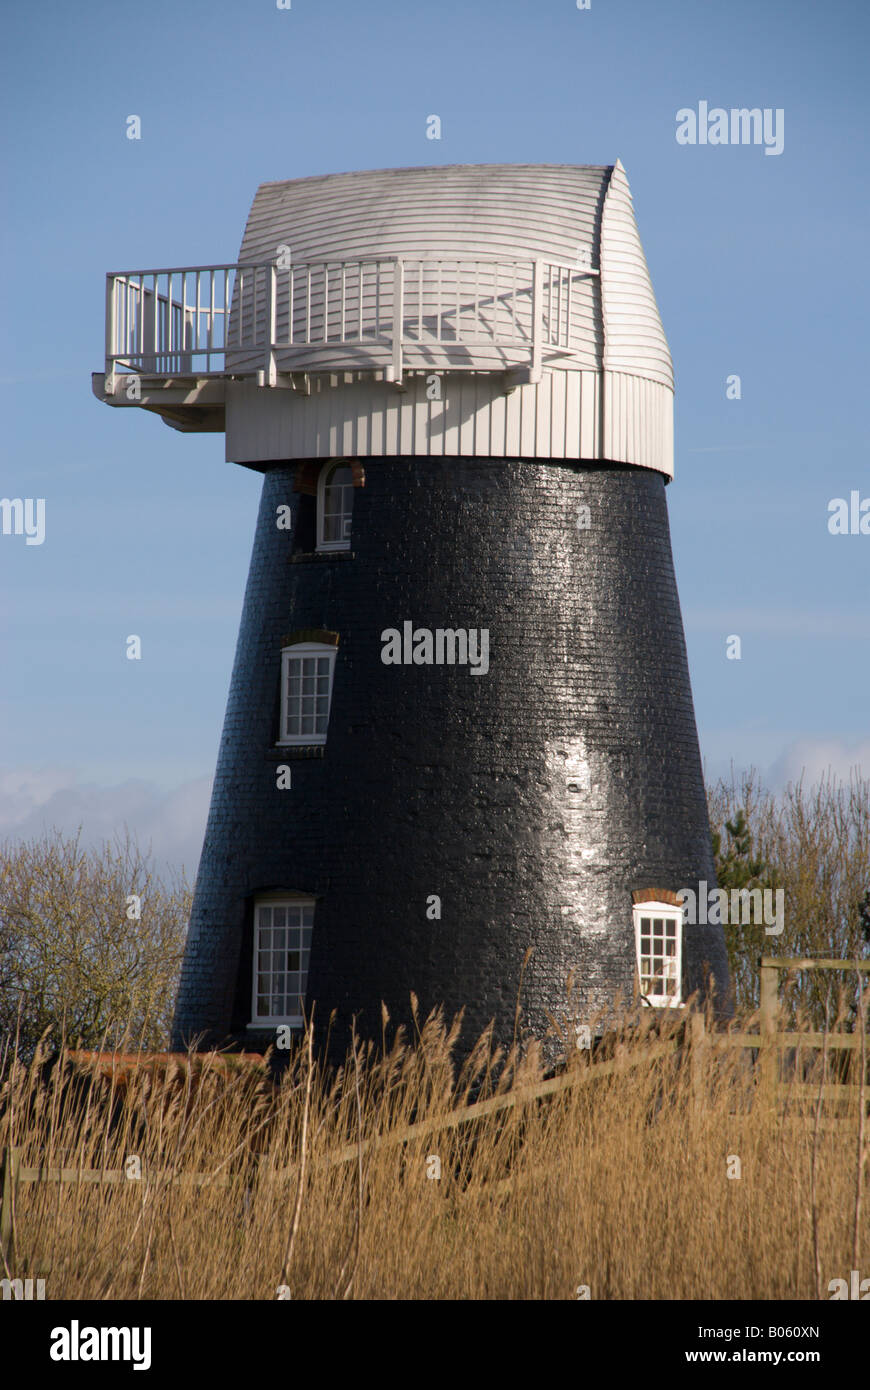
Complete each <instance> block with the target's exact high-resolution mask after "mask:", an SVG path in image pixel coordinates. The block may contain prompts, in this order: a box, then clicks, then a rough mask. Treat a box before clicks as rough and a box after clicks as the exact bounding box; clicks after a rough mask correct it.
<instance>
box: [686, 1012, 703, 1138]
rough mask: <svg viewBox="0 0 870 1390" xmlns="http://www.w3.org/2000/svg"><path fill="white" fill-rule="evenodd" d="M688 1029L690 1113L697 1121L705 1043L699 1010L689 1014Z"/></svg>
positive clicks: (701, 1099)
mask: <svg viewBox="0 0 870 1390" xmlns="http://www.w3.org/2000/svg"><path fill="white" fill-rule="evenodd" d="M689 1027H690V1034H689V1036H690V1044H689V1067H690V1070H691V1080H692V1112H693V1115H694V1117H695V1120H696V1121H697V1120H700V1118H701V1109H702V1102H703V1098H704V1059H705V1043H706V1041H707V1031H706V1024H705V1021H704V1015H703V1014H702V1013H701V1012H700V1010H697V1009H696V1010H694V1011H693V1012H692V1013H691V1014H690V1016H689Z"/></svg>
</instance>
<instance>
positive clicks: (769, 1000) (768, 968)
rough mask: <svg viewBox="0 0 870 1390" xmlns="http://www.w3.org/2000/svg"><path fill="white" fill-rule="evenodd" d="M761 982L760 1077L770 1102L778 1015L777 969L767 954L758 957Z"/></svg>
mask: <svg viewBox="0 0 870 1390" xmlns="http://www.w3.org/2000/svg"><path fill="white" fill-rule="evenodd" d="M758 964H759V967H760V975H761V984H760V1004H761V1037H762V1045H761V1056H760V1059H759V1060H760V1062H761V1077H762V1082H763V1084H764V1085H765V1087H766V1088H769V1091H770V1098H771V1102H773V1101H775V1099H776V1081H777V1070H778V1068H777V1049H776V1028H777V1019H778V1015H779V992H778V987H779V970H778V967H777V965H776V963H775V962H774V961H773V960H772V959H771V958H770V957H769V956H762V957H761V958H760V959H759V962H758Z"/></svg>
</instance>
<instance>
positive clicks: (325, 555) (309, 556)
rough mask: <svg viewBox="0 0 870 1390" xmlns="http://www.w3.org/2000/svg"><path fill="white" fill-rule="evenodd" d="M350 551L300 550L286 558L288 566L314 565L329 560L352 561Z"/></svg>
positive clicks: (351, 552)
mask: <svg viewBox="0 0 870 1390" xmlns="http://www.w3.org/2000/svg"><path fill="white" fill-rule="evenodd" d="M353 558H354V552H353V551H352V550H300V551H298V552H297V553H296V554H295V555H289V556H288V557H287V563H288V564H289V565H316V564H321V563H323V562H326V561H329V560H352V559H353Z"/></svg>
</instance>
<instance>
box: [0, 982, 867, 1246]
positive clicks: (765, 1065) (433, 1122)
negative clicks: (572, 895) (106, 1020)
mask: <svg viewBox="0 0 870 1390" xmlns="http://www.w3.org/2000/svg"><path fill="white" fill-rule="evenodd" d="M759 967H760V971H761V1010H760V1029H759V1032H757V1033H751V1032H721V1033H720V1032H713V1031H710V1030H708V1028H707V1025H706V1022H705V1018H704V1014H703V1013H701V1012H690V1013H688V1014H687V1016H686V1028H685V1032H684V1036H683V1039H682V1041H681V1040H680V1039H679V1037H674V1038H671V1039H667V1040H658V1041H655V1042H651V1043H649V1045H648V1046H646V1047H643V1048H638V1049H637V1050H634V1051H631V1050H629V1049H628V1048H627V1047H626V1045H625V1044H624V1043H618V1044H617V1046H616V1050H615V1055H614V1056H613V1057H612V1058H610V1059H608V1060H607V1061H602V1062H595V1061H594V1060H593V1059H592V1058H590V1060H589V1064H588V1065H587V1066H581V1067H572V1068H571V1069H570V1070H568V1071H566V1072H563V1073H562V1074H560V1075H558V1076H554V1077H550V1078H548V1079H547V1080H545V1081H540V1082H537V1083H536V1084H535V1085H533V1086H523V1087H517V1088H516V1089H515V1090H512V1091H507V1092H505V1094H504V1095H497V1096H492V1097H490V1099H488V1100H484V1101H478V1102H477V1103H475V1104H472V1105H467V1106H463V1107H462V1108H461V1109H458V1110H452V1111H448V1112H447V1113H446V1114H443V1115H434V1116H432V1117H431V1118H429V1119H425V1120H420V1121H418V1122H417V1123H415V1124H411V1125H405V1126H403V1127H402V1128H400V1129H396V1130H391V1131H388V1132H387V1133H386V1134H381V1135H377V1136H374V1137H373V1138H371V1139H366V1140H364V1141H363V1142H362V1144H361V1145H360V1144H358V1143H353V1144H347V1145H346V1146H345V1147H344V1148H342V1149H338V1150H336V1151H335V1152H334V1153H331V1154H326V1155H324V1157H323V1158H322V1159H320V1160H319V1163H320V1164H322V1165H324V1166H326V1167H331V1166H333V1165H336V1164H342V1163H350V1162H355V1161H357V1159H358V1158H359V1156H360V1153H361V1152H362V1154H366V1153H369V1152H371V1151H373V1150H377V1149H383V1148H388V1147H392V1146H397V1145H403V1144H407V1143H410V1142H412V1141H413V1140H415V1139H419V1138H423V1137H425V1136H428V1135H433V1134H437V1133H440V1132H442V1131H444V1130H446V1129H455V1128H457V1127H459V1126H462V1125H467V1124H472V1123H474V1122H475V1121H476V1120H479V1119H482V1118H483V1117H485V1116H487V1115H493V1114H496V1113H499V1112H501V1111H505V1110H509V1109H515V1108H519V1107H521V1106H523V1105H527V1104H529V1103H531V1102H533V1101H536V1100H541V1099H544V1098H546V1097H547V1096H552V1095H556V1094H558V1093H559V1092H561V1091H565V1090H567V1089H568V1088H570V1087H574V1086H582V1085H586V1084H588V1083H590V1082H595V1081H598V1080H601V1079H603V1078H604V1077H606V1076H613V1075H616V1074H619V1073H621V1072H624V1071H627V1070H629V1069H630V1068H632V1067H636V1066H639V1065H641V1064H648V1063H650V1062H653V1061H657V1060H660V1059H661V1058H663V1057H666V1056H671V1055H673V1054H674V1053H675V1052H680V1051H681V1050H683V1049H686V1051H687V1055H688V1062H689V1066H690V1076H691V1084H692V1088H693V1094H694V1096H695V1098H696V1101H697V1102H698V1104H700V1103H701V1100H702V1090H703V1086H704V1078H705V1076H706V1075H707V1067H708V1062H709V1057H710V1053H711V1050H712V1051H716V1050H723V1049H728V1048H742V1049H745V1050H747V1051H749V1052H750V1053H752V1054H753V1057H752V1065H753V1067H754V1066H755V1065H758V1067H759V1069H760V1076H761V1079H762V1080H766V1081H768V1082H769V1083H770V1084H771V1086H772V1088H773V1089H772V1091H771V1094H773V1095H774V1096H775V1097H777V1098H782V1097H783V1096H785V1095H788V1096H789V1097H790V1098H791V1099H794V1098H798V1099H804V1098H805V1099H808V1100H812V1101H813V1102H814V1103H815V1104H816V1105H817V1106H818V1105H819V1103H820V1102H829V1101H836V1102H838V1103H839V1104H840V1105H841V1106H842V1103H844V1102H845V1103H846V1104H847V1105H848V1106H849V1108H850V1110H852V1111H854V1110H855V1109H856V1108H857V1109H858V1110H859V1111H861V1110H863V1109H864V1108H866V1103H867V1087H866V1076H865V1071H866V1061H867V1048H866V1033H865V1034H864V1035H863V1036H862V1034H861V1033H860V1032H857V1033H818V1032H780V1031H778V1029H777V1018H778V1014H779V992H778V977H779V974H780V972H781V971H784V970H785V971H794V970H857V971H859V972H863V971H870V960H866V961H844V960H833V959H820V960H814V959H811V958H798V957H795V958H792V957H780V956H762V957H761V959H760V961H759ZM803 1049H811V1050H821V1051H822V1053H823V1055H825V1056H826V1055H827V1053H828V1052H830V1051H858V1052H860V1053H861V1057H862V1059H863V1061H864V1066H862V1067H860V1069H859V1077H858V1081H857V1082H856V1083H851V1084H827V1083H826V1082H825V1081H824V1077H823V1079H822V1082H821V1083H820V1084H817V1083H812V1082H810V1083H803V1082H795V1081H793V1080H791V1081H783V1080H782V1079H781V1078H780V1077H779V1076H778V1066H777V1058H778V1054H779V1053H780V1052H783V1051H786V1052H795V1053H796V1054H797V1055H800V1053H801V1051H802V1050H803ZM862 1102H863V1104H862ZM861 1122H862V1125H863V1117H862V1121H861ZM21 1156H22V1149H21V1148H19V1147H7V1148H5V1149H4V1150H3V1151H2V1155H0V1249H3V1250H7V1249H8V1248H9V1245H10V1242H11V1239H12V1233H13V1213H14V1204H15V1193H16V1190H17V1188H18V1187H19V1186H20V1185H21V1184H24V1183H34V1182H59V1183H68V1182H74V1183H98V1184H102V1183H109V1184H112V1183H115V1184H120V1183H128V1182H131V1181H138V1180H140V1179H134V1178H131V1176H130V1175H128V1173H127V1171H126V1170H125V1169H122V1168H116V1169H106V1168H81V1167H68V1168H64V1167H52V1166H50V1165H44V1164H43V1165H40V1166H37V1167H33V1166H29V1165H26V1164H24V1163H23V1162H22V1157H21ZM868 1156H870V1155H868ZM296 1172H297V1168H296V1167H291V1168H281V1169H279V1168H275V1169H269V1170H268V1176H269V1178H270V1179H273V1180H276V1179H277V1180H280V1179H289V1178H291V1177H293V1176H294V1175H295V1173H296ZM140 1178H141V1180H142V1181H148V1182H180V1183H182V1184H185V1185H191V1186H194V1187H197V1186H198V1187H206V1186H215V1187H229V1186H231V1185H232V1184H233V1183H236V1182H238V1181H239V1178H238V1177H237V1176H236V1175H234V1174H230V1173H221V1172H220V1171H215V1172H213V1173H179V1172H175V1171H174V1170H171V1169H149V1170H147V1171H146V1170H145V1169H142V1171H141V1175H140Z"/></svg>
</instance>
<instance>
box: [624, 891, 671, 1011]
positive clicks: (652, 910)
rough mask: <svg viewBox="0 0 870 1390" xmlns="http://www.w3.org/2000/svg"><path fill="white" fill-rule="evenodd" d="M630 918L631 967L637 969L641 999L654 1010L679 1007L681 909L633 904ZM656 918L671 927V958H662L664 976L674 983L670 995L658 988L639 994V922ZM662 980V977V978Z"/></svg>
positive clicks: (652, 903) (662, 905) (656, 902)
mask: <svg viewBox="0 0 870 1390" xmlns="http://www.w3.org/2000/svg"><path fill="white" fill-rule="evenodd" d="M633 915H634V949H635V964H636V967H637V979H638V988H639V990H640V995H641V998H642V999H645V1000H646V1002H647V1003H648V1004H651V1005H652V1006H653V1007H654V1008H657V1009H674V1008H681V1007H682V1000H683V909H682V907H674V905H673V903H663V902H659V901H652V902H647V903H636V904H635V906H634V908H633ZM646 917H648V918H651V919H652V918H658V919H661V920H664V921H665V922H667V923H668V924H671V923H673V924H675V928H676V931H675V936H676V948H677V949H676V953H675V955H673V956H667V957H664V959H665V960H666V961H667V963H668V966H669V969H668V970H667V972H666V975H667V978H668V979H671V980H673V981H674V982H675V989H674V993H673V994H668V993H666V992H665V991H664V990H663V989H662V988H658V989H654V990H653V991H651V992H648V993H644V991H643V980H644V975H643V969H642V961H643V959H644V957H643V956H642V954H641V944H642V937H643V926H642V923H643V919H644V918H646ZM663 978H664V977H663Z"/></svg>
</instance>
